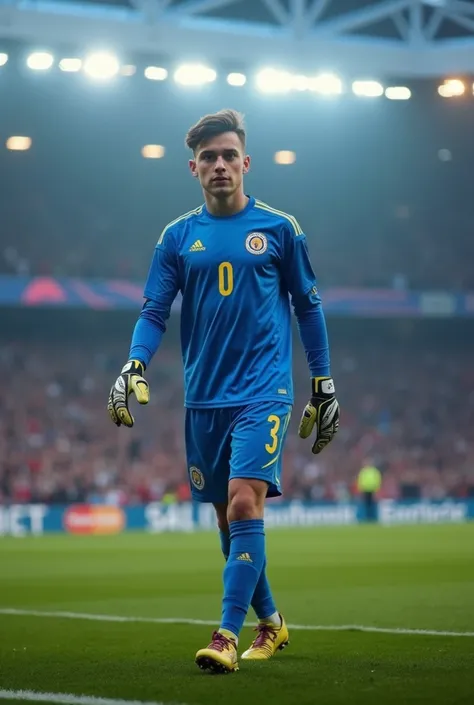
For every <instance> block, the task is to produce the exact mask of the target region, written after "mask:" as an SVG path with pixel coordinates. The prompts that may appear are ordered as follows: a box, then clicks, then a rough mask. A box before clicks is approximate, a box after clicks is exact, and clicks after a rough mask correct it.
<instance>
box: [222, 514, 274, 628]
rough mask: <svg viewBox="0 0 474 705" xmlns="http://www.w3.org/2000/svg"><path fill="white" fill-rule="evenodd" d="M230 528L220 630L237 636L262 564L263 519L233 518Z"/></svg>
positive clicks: (263, 553) (263, 559) (263, 551)
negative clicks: (239, 519)
mask: <svg viewBox="0 0 474 705" xmlns="http://www.w3.org/2000/svg"><path fill="white" fill-rule="evenodd" d="M229 529H230V553H229V558H228V559H227V563H226V565H225V568H224V599H223V600H222V622H221V629H225V630H226V631H229V632H232V634H235V635H236V636H238V635H239V633H240V630H241V629H242V626H243V624H244V621H245V617H246V616H247V612H248V609H249V606H250V601H251V599H252V597H253V594H254V592H255V587H256V585H257V583H258V579H259V578H260V574H261V572H262V569H263V565H264V563H265V532H264V530H263V519H247V520H245V521H232V522H231V523H230V525H229Z"/></svg>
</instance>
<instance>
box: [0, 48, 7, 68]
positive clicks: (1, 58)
mask: <svg viewBox="0 0 474 705" xmlns="http://www.w3.org/2000/svg"><path fill="white" fill-rule="evenodd" d="M7 61H8V54H5V53H4V52H3V51H0V66H5V64H6V63H7Z"/></svg>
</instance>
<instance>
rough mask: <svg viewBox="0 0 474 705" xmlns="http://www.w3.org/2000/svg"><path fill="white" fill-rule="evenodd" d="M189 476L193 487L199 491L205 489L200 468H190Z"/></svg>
mask: <svg viewBox="0 0 474 705" xmlns="http://www.w3.org/2000/svg"><path fill="white" fill-rule="evenodd" d="M189 476H190V478H191V482H192V484H193V486H194V487H195V488H196V489H197V490H202V488H203V487H204V475H203V474H202V472H201V471H200V470H199V468H196V467H195V466H194V465H192V466H191V467H190V468H189Z"/></svg>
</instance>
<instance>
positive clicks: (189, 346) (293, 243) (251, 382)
mask: <svg viewBox="0 0 474 705" xmlns="http://www.w3.org/2000/svg"><path fill="white" fill-rule="evenodd" d="M179 291H181V293H182V305H181V347H182V356H183V363H184V382H185V384H184V386H185V406H187V407H189V408H205V407H229V406H240V405H244V404H247V403H250V402H255V401H283V400H286V401H288V403H292V402H293V382H292V343H291V304H292V305H293V308H294V311H295V315H296V317H297V320H298V326H299V331H300V336H301V339H302V342H303V346H304V348H305V351H306V356H307V359H308V364H309V368H310V372H311V375H312V376H323V375H329V374H330V372H329V350H328V339H327V332H326V324H325V320H324V314H323V311H322V308H321V299H320V297H319V294H318V289H317V285H316V279H315V275H314V272H313V269H312V266H311V263H310V259H309V255H308V250H307V244H306V238H305V235H304V233H303V231H302V230H301V228H300V226H299V224H298V222H297V221H296V219H295V218H294V217H293V216H291V215H288V214H286V213H283V212H281V211H278V210H276V209H274V208H271V207H270V206H268V205H267V204H265V203H262V202H261V201H258V200H255V199H254V198H249V201H248V204H247V206H246V208H245V209H244V210H242V211H241V212H239V213H236V214H235V215H232V216H229V217H216V216H213V215H212V214H211V213H209V212H208V211H207V209H206V207H205V206H200V207H199V208H197V209H196V210H194V211H191V212H189V213H186V214H185V215H183V216H181V217H180V218H177V219H176V220H174V221H173V222H172V223H170V224H169V225H168V226H167V227H166V228H165V229H164V230H163V232H162V234H161V236H160V238H159V240H158V243H157V245H156V248H155V252H154V255H153V260H152V263H151V266H150V271H149V274H148V279H147V282H146V285H145V291H144V296H145V299H146V302H145V305H144V307H143V310H142V312H141V314H140V318H139V320H138V322H137V325H136V327H135V331H134V334H133V339H132V345H131V348H130V359H137V360H141V361H142V362H144V363H145V365H148V363H149V362H150V360H151V358H152V356H153V355H154V353H155V352H156V350H157V348H158V346H159V344H160V341H161V337H162V335H163V333H164V331H165V325H166V320H167V318H168V316H169V314H170V309H171V305H172V303H173V301H174V299H175V298H176V296H177V294H178V292H179Z"/></svg>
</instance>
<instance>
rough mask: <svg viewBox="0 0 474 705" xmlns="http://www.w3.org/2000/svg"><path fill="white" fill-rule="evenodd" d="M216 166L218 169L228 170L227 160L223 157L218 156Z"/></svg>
mask: <svg viewBox="0 0 474 705" xmlns="http://www.w3.org/2000/svg"><path fill="white" fill-rule="evenodd" d="M214 168H215V170H216V171H225V170H226V166H225V161H224V159H223V158H222V157H217V159H216V164H215V167H214Z"/></svg>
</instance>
